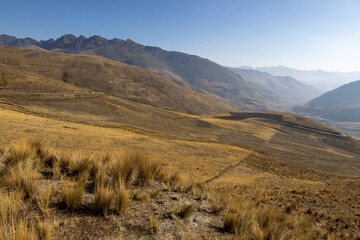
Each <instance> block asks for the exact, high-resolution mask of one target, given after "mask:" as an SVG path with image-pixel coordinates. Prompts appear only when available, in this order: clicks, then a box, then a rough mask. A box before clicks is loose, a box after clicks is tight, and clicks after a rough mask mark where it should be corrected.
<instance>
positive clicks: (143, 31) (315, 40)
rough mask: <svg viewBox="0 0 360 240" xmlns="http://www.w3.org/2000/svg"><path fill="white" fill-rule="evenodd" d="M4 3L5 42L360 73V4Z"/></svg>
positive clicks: (286, 0)
mask: <svg viewBox="0 0 360 240" xmlns="http://www.w3.org/2000/svg"><path fill="white" fill-rule="evenodd" d="M0 1H1V6H2V11H1V14H0V34H2V33H4V34H8V35H12V36H16V37H21V38H24V37H31V38H34V39H37V40H47V39H49V38H55V39H56V38H58V37H60V36H62V35H64V34H67V33H71V34H74V35H75V36H79V35H84V36H86V37H89V36H92V35H100V36H103V37H106V38H109V39H112V38H120V39H131V40H133V41H135V42H137V43H140V44H143V45H150V46H158V47H161V48H163V49H165V50H171V51H180V52H186V53H189V54H194V55H198V56H201V57H204V58H208V59H210V60H212V61H215V62H217V63H219V64H221V65H225V66H232V67H236V66H253V67H258V66H277V65H284V66H287V67H292V68H297V69H303V70H310V69H313V70H317V69H322V70H327V71H345V72H348V71H359V70H360V14H359V10H360V1H358V0H336V1H335V0H271V1H270V0H181V1H179V0H127V1H119V0H118V1H114V0H108V1H106V0H104V1H98V0H71V1H69V0H62V1H49V0H41V1H40V0H32V1H29V0H0Z"/></svg>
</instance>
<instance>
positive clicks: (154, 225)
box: [149, 216, 160, 234]
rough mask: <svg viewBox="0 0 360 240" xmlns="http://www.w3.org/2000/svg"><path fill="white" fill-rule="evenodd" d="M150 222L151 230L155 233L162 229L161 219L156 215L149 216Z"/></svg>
mask: <svg viewBox="0 0 360 240" xmlns="http://www.w3.org/2000/svg"><path fill="white" fill-rule="evenodd" d="M149 222H150V227H149V229H150V232H151V233H152V234H153V233H157V232H159V231H160V220H159V218H157V217H155V216H150V217H149Z"/></svg>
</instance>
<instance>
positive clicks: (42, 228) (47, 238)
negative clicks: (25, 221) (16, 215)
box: [36, 218, 53, 240]
mask: <svg viewBox="0 0 360 240" xmlns="http://www.w3.org/2000/svg"><path fill="white" fill-rule="evenodd" d="M37 220H38V224H37V226H36V235H37V239H38V240H52V239H53V236H52V232H53V225H52V224H51V223H50V222H49V221H48V220H47V219H44V220H40V219H39V218H38V219H37Z"/></svg>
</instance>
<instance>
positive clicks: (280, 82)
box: [229, 68, 322, 105]
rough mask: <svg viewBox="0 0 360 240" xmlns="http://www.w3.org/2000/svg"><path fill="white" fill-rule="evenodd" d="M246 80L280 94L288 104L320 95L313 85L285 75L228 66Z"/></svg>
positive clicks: (300, 102) (299, 102)
mask: <svg viewBox="0 0 360 240" xmlns="http://www.w3.org/2000/svg"><path fill="white" fill-rule="evenodd" d="M229 69H231V70H232V71H234V72H235V73H237V74H239V75H240V76H241V77H242V78H244V79H245V80H246V81H248V82H251V83H254V84H256V85H258V86H259V87H262V88H264V89H266V90H268V91H270V92H271V93H273V94H274V95H276V96H281V98H282V99H284V100H285V101H286V102H287V103H288V104H289V105H295V104H302V103H306V102H308V101H310V100H312V99H313V98H315V97H318V96H319V95H321V93H322V92H321V91H319V90H317V89H316V88H314V87H311V86H308V85H306V84H303V83H302V82H300V81H298V80H296V79H294V78H292V77H289V76H286V77H281V76H273V75H270V74H269V73H266V72H260V71H257V70H253V69H241V68H229Z"/></svg>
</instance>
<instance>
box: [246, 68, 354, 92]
mask: <svg viewBox="0 0 360 240" xmlns="http://www.w3.org/2000/svg"><path fill="white" fill-rule="evenodd" d="M239 68H241V69H252V70H257V71H261V72H266V73H269V74H271V75H274V76H290V77H293V78H295V79H297V80H299V81H301V82H303V83H305V84H307V85H310V86H313V87H315V88H317V89H319V90H321V91H323V92H326V91H330V90H333V89H335V88H337V87H340V86H342V85H344V84H346V83H349V82H352V81H356V80H358V79H360V71H352V72H337V71H324V70H321V69H318V70H298V69H294V68H289V67H285V66H282V65H279V66H276V67H249V66H240V67H239Z"/></svg>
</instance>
